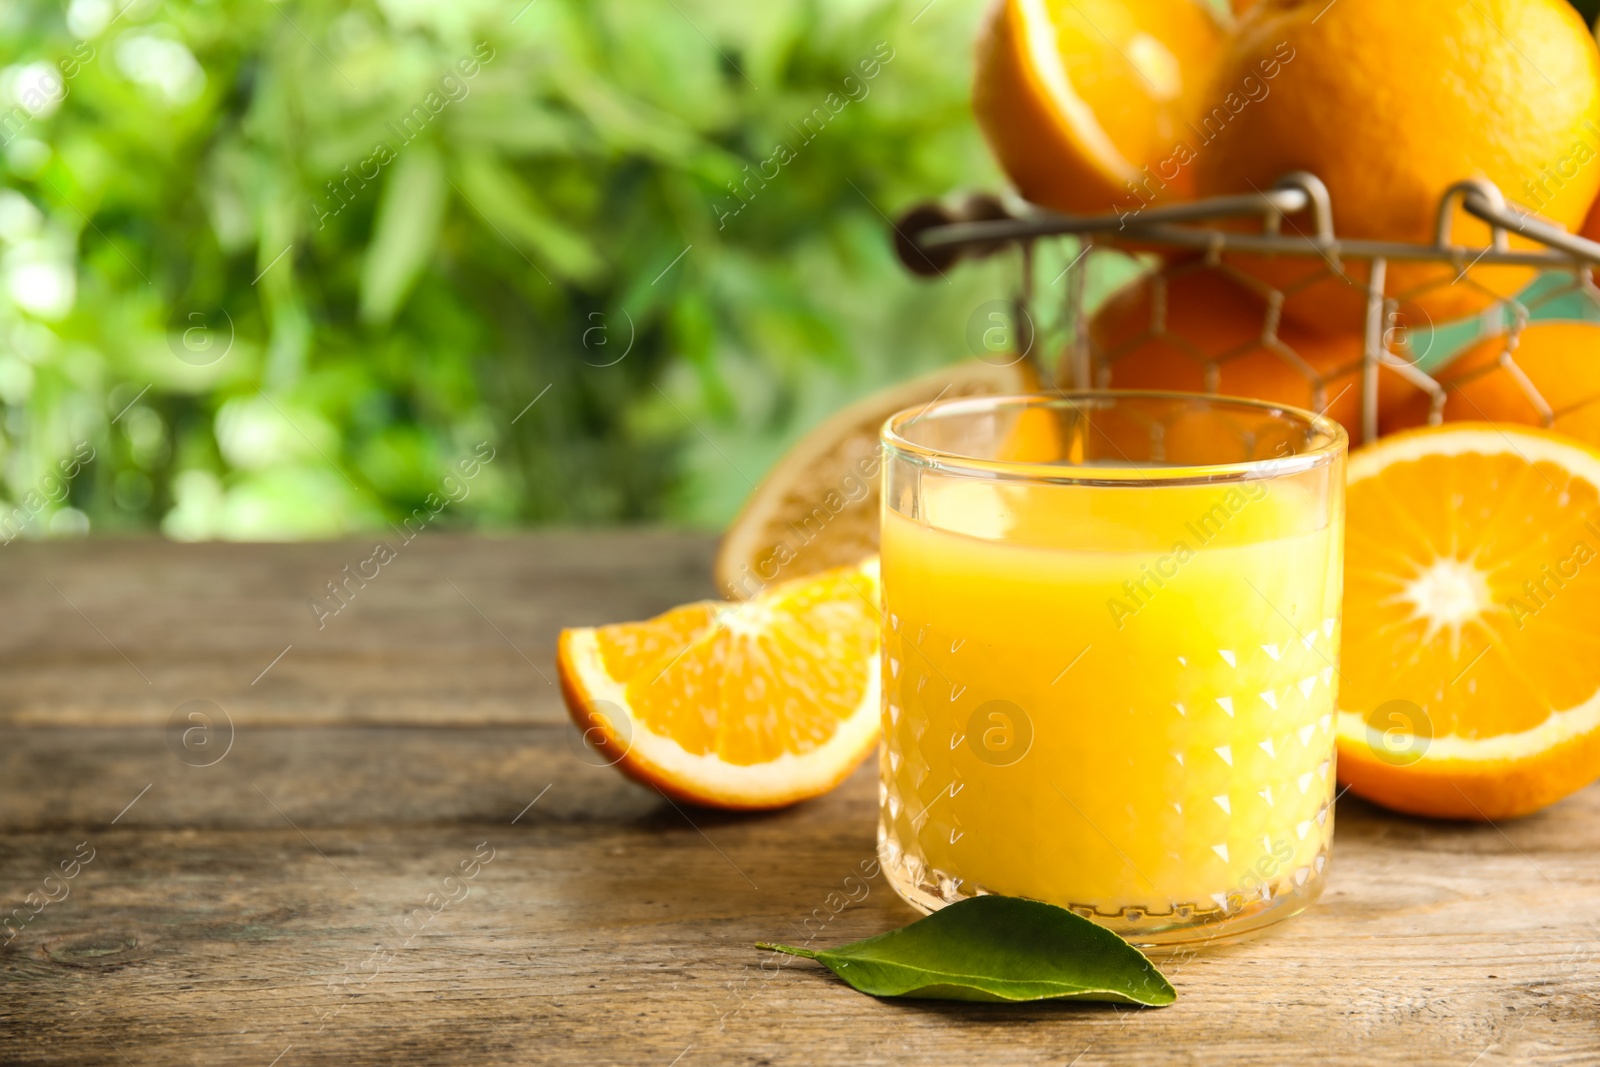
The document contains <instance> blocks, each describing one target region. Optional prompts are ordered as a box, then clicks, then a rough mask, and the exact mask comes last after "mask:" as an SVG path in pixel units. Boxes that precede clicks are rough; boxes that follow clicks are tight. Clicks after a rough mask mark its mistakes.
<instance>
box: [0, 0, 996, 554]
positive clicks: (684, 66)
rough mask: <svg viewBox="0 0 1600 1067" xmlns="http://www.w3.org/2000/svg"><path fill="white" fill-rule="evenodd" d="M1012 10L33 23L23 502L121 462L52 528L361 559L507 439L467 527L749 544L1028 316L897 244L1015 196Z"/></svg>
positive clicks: (582, 11) (9, 88)
mask: <svg viewBox="0 0 1600 1067" xmlns="http://www.w3.org/2000/svg"><path fill="white" fill-rule="evenodd" d="M124 4H125V5H126V6H123V5H124ZM979 10H980V0H936V2H935V3H933V4H928V3H927V0H912V2H908V3H897V2H894V0H774V2H769V3H761V4H727V3H722V2H720V0H533V2H532V3H528V2H527V0H504V2H501V0H494V2H491V0H377V2H370V3H369V2H355V3H314V2H311V0H283V2H281V3H272V2H269V0H210V2H201V0H166V2H161V0H132V2H131V3H130V2H129V0H70V2H69V3H66V4H64V5H63V4H62V3H60V2H58V0H20V2H18V0H13V2H11V3H8V4H6V5H4V8H3V11H0V50H3V51H0V67H3V70H0V102H3V107H4V109H5V112H4V114H0V141H3V142H4V148H3V171H0V173H3V183H0V184H3V186H4V188H3V189H0V403H3V404H4V419H3V423H0V496H3V497H4V498H5V499H6V501H9V503H7V504H6V507H7V509H8V510H9V509H11V508H14V507H16V506H17V504H18V502H21V501H24V500H29V499H31V500H35V501H37V500H39V499H40V497H39V496H38V495H34V496H32V497H30V496H29V494H38V493H43V494H44V497H46V498H48V497H49V496H52V495H59V493H54V492H51V491H50V488H51V487H52V486H55V485H56V484H58V483H57V482H55V481H54V480H53V479H52V477H51V474H52V472H53V471H56V470H58V467H57V463H58V461H59V460H61V459H62V458H63V457H70V456H72V455H74V453H75V450H77V449H78V448H79V447H80V446H82V445H84V444H85V443H87V444H88V445H89V446H91V447H93V449H94V450H95V453H96V458H95V460H94V461H93V462H92V463H88V464H84V465H83V469H82V471H81V472H80V473H78V475H77V477H76V479H75V480H74V481H73V482H72V484H71V488H70V492H69V494H68V495H67V496H66V498H65V499H64V500H60V501H50V500H48V499H46V500H45V502H44V504H43V505H42V506H41V507H40V508H39V509H38V510H37V513H36V514H35V513H34V509H32V507H31V505H29V506H26V507H24V512H25V513H26V514H27V515H30V516H31V518H30V520H29V521H30V529H31V532H33V533H52V532H53V533H58V534H70V533H78V532H82V531H84V530H86V529H93V530H95V531H102V532H103V531H118V530H140V529H160V530H162V531H164V532H166V533H167V534H169V535H171V536H176V537H184V538H204V537H225V538H300V537H322V536H334V535H339V534H342V533H347V532H352V531H358V530H364V529H369V528H378V527H381V526H382V525H383V524H384V523H385V522H394V521H397V520H398V519H399V518H400V517H401V516H403V515H406V514H409V513H411V512H412V511H413V510H414V509H416V508H418V507H421V506H423V505H424V502H425V501H426V500H427V498H428V494H430V493H438V492H440V484H441V481H442V479H443V478H444V477H445V476H446V475H447V474H448V473H449V472H450V471H451V469H452V466H453V464H454V463H455V461H456V460H457V459H459V458H460V457H463V456H466V455H468V454H470V453H471V452H472V451H473V448H474V446H475V445H476V443H477V442H480V441H488V442H490V444H491V446H492V447H493V448H494V449H495V450H496V451H495V459H494V461H493V462H492V463H489V464H488V465H487V466H485V467H484V468H483V470H482V472H481V473H480V474H479V476H478V477H477V478H476V479H474V480H473V482H472V484H471V486H470V493H468V494H467V495H466V496H465V498H464V499H461V500H460V501H459V502H457V503H452V504H451V505H450V506H449V507H448V508H447V509H446V510H445V512H444V514H443V515H441V516H440V519H439V520H437V521H438V522H440V523H441V524H445V523H451V522H453V523H456V524H472V525H477V526H489V527H499V526H507V525H512V524H519V523H542V522H576V523H593V522H612V521H633V520H654V519H662V518H665V519H668V520H674V521H682V522H691V523H700V524H714V523H718V522H721V521H724V520H725V519H726V518H727V517H728V516H729V515H730V514H731V513H732V511H733V510H734V509H735V508H736V507H737V505H738V503H739V501H740V500H741V499H742V498H743V496H744V495H745V494H746V493H747V492H748V491H749V488H750V484H749V483H750V482H751V481H753V480H755V479H757V478H759V476H760V475H761V473H762V471H763V470H764V469H765V468H766V466H767V465H768V464H769V463H770V462H771V461H772V460H773V459H775V458H776V456H777V455H778V454H779V453H780V452H781V450H782V448H783V447H785V446H786V445H787V444H788V443H789V442H791V441H792V440H794V439H795V438H796V437H797V436H798V435H799V434H800V433H801V432H803V430H804V429H805V428H806V427H808V426H810V425H812V424H814V423H815V422H816V421H818V420H819V419H820V418H821V417H823V416H824V415H825V414H827V413H828V412H829V411H831V410H834V409H835V408H837V407H838V406H839V405H840V404H841V403H843V402H844V401H846V400H847V399H850V398H853V397H855V396H858V395H861V394H863V393H865V392H867V391H869V390H871V389H872V388H874V387H876V386H878V385H881V384H883V383H885V382H888V381H891V380H895V379H899V378H903V377H905V376H906V375H908V374H910V373H913V372H915V371H917V370H920V369H924V368H927V367H931V366H934V365H937V364H941V363H946V362H950V361H951V360H953V359H956V358H959V357H961V356H963V355H965V354H966V345H965V341H964V337H965V334H966V326H967V319H968V317H969V315H970V314H971V313H972V311H973V309H975V308H977V307H978V306H980V305H981V304H983V303H984V302H986V301H988V300H990V299H993V298H994V297H997V296H1000V295H1002V294H1003V293H1004V292H1005V285H1004V284H1003V283H1002V281H1001V280H1000V279H1001V277H1002V275H1001V274H1000V273H999V272H1000V271H1001V269H1002V266H1003V265H1001V264H994V265H992V266H985V267H980V268H963V269H962V270H960V271H956V272H952V273H951V275H950V276H949V277H948V278H947V279H945V280H943V281H940V280H935V281H934V282H933V283H932V284H928V283H921V282H917V281H914V280H912V279H911V278H909V277H908V276H907V275H905V274H904V273H903V272H902V271H901V270H900V268H899V267H898V266H897V265H896V264H895V262H894V260H893V258H892V254H891V250H890V246H889V242H888V239H887V237H888V230H889V223H888V221H887V219H886V217H885V215H886V214H887V215H893V214H895V213H896V212H898V211H899V210H901V209H902V208H903V207H905V206H906V205H907V204H908V203H909V202H911V201H913V200H916V199H919V198H922V197H926V196H929V195H935V194H939V193H943V192H945V191H946V190H949V189H953V188H958V187H964V186H986V187H996V186H998V184H999V182H998V178H997V177H996V174H995V172H994V171H993V169H992V165H991V164H990V163H989V161H988V157H987V154H986V152H985V151H984V149H983V147H982V143H981V140H980V138H979V137H978V136H977V134H976V131H975V129H974V127H973V124H972V122H971V119H970V115H969V112H968V108H967V90H968V77H969V68H968V63H969V53H970V39H971V35H972V32H973V29H974V26H975V24H976V21H977V18H978V15H979ZM874 59H875V60H876V63H877V69H876V71H875V73H874V74H873V75H872V76H871V77H870V78H869V77H867V75H866V73H865V72H866V70H867V69H869V68H866V67H863V66H862V65H861V64H862V63H863V61H868V60H874ZM469 70H470V73H469ZM847 79H853V81H847ZM830 94H833V96H832V98H831V101H834V102H836V101H842V102H843V106H840V107H835V106H834V103H833V102H830ZM819 108H820V109H823V110H822V111H818V110H817V109H819ZM819 115H820V116H821V117H820V118H817V117H816V116H819ZM808 116H812V121H811V124H810V125H809V126H807V125H806V120H807V117H808ZM808 138H809V139H808ZM779 145H783V146H785V147H787V148H788V152H787V153H780V152H779V151H778V147H779ZM774 169H776V173H775V174H774ZM753 173H755V174H758V175H764V176H765V177H758V178H757V179H756V180H754V181H751V180H750V176H751V174H753ZM735 185H737V186H738V189H739V199H738V200H736V199H735V192H734V189H733V187H734V186H735ZM741 204H742V206H741ZM736 209H737V210H736ZM624 353H626V354H625V355H624ZM536 399H537V402H536V403H534V404H533V406H532V407H528V405H529V404H530V402H533V401H535V400H536Z"/></svg>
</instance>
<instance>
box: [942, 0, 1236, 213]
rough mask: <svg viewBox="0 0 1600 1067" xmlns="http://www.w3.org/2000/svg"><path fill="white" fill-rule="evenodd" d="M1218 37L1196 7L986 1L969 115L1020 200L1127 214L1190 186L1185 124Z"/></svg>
mask: <svg viewBox="0 0 1600 1067" xmlns="http://www.w3.org/2000/svg"><path fill="white" fill-rule="evenodd" d="M1222 41H1223V30H1222V27H1221V25H1220V23H1219V22H1218V20H1217V18H1216V16H1215V15H1214V14H1213V12H1212V10H1211V7H1210V5H1209V4H1207V3H1205V2H1204V0H997V2H996V3H995V5H994V7H993V8H992V9H991V10H990V13H989V16H988V19H987V21H986V23H985V25H984V28H983V30H982V31H981V33H980V35H979V37H978V48H977V67H976V71H975V74H974V78H973V86H972V108H973V111H974V113H975V114H976V115H977V119H978V125H979V126H980V127H981V128H982V129H983V133H984V136H985V137H986V138H987V139H988V142H989V147H990V148H991V149H992V150H993V151H994V154H995V156H996V158H998V159H999V161H1000V165H1001V166H1002V167H1004V168H1005V171H1006V173H1007V174H1008V175H1010V177H1011V180H1012V181H1013V182H1015V183H1016V186H1017V191H1018V192H1020V193H1021V194H1022V195H1023V196H1024V197H1026V198H1028V199H1029V200H1031V201H1033V202H1034V203H1036V204H1040V205H1042V206H1044V207H1048V208H1054V209H1055V210H1057V211H1067V212H1076V213H1079V214H1092V215H1097V214H1108V213H1111V212H1116V211H1138V210H1140V209H1142V208H1143V207H1144V206H1145V204H1146V203H1148V202H1153V201H1156V200H1167V199H1178V198H1183V197H1185V196H1188V195H1190V193H1191V192H1192V190H1193V186H1194V178H1193V174H1192V171H1193V169H1194V168H1193V167H1191V166H1190V164H1191V163H1192V162H1193V161H1194V151H1195V150H1194V147H1193V145H1194V140H1195V138H1194V134H1193V133H1192V132H1191V130H1190V127H1189V120H1190V119H1191V118H1193V117H1194V116H1195V114H1196V113H1197V111H1198V100H1199V97H1200V95H1201V93H1203V92H1204V90H1205V88H1206V85H1207V83H1208V81H1209V79H1210V77H1211V73H1212V68H1213V66H1214V65H1215V62H1216V59H1217V57H1218V56H1219V55H1220V53H1221V50H1222Z"/></svg>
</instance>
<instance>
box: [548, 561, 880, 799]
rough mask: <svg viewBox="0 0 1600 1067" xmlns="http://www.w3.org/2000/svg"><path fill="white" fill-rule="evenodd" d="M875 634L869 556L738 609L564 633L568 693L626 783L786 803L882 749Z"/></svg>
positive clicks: (834, 780)
mask: <svg viewBox="0 0 1600 1067" xmlns="http://www.w3.org/2000/svg"><path fill="white" fill-rule="evenodd" d="M879 626H880V613H879V608H878V561H877V558H876V557H873V558H872V559H870V560H868V561H866V562H865V563H862V564H860V565H858V566H854V567H840V568H837V569H835V570H831V571H825V572H823V573H822V574H818V575H813V576H810V577H806V578H797V579H794V580H791V581H788V582H784V583H782V584H779V585H774V586H771V587H769V588H768V589H766V590H764V591H763V592H761V593H760V594H759V595H757V596H755V597H753V598H751V599H749V600H746V601H743V602H742V603H737V604H733V603H724V602H719V601H709V600H708V601H701V602H699V603H694V604H686V605H684V606H683V607H679V608H674V609H673V610H671V611H669V612H667V613H666V614H664V615H660V616H657V617H656V618H654V619H650V620H648V621H646V622H630V623H619V624H617V625H614V626H600V627H585V628H582V629H570V630H563V631H562V632H561V641H560V645H559V648H558V653H557V666H558V667H559V669H560V674H561V692H562V695H563V696H564V697H565V698H566V702H567V710H568V711H569V712H570V713H571V715H572V719H573V721H574V722H575V723H577V724H578V729H580V730H582V731H583V733H584V737H585V739H586V740H587V741H589V743H590V744H591V745H593V746H594V748H595V750H596V751H597V752H599V753H600V754H601V756H602V757H603V758H604V759H606V760H607V761H608V762H610V763H612V764H614V765H615V766H616V767H617V768H618V769H619V770H621V771H622V772H623V773H625V774H627V775H628V776H629V777H632V778H634V779H636V780H637V781H640V782H643V783H644V784H646V785H650V786H653V787H655V788H656V789H659V790H660V791H661V792H663V793H665V794H667V795H668V796H671V797H675V798H677V799H679V800H685V801H688V802H690V803H693V804H704V805H708V806H711V807H720V808H776V807H782V806H783V805H786V804H793V803H795V802H797V801H800V800H805V799H807V798H809V797H814V796H818V795H820V794H822V793H825V792H827V791H828V790H830V789H832V788H833V787H834V786H836V785H838V784H839V782H840V781H842V780H843V779H844V778H845V777H846V776H847V775H848V774H849V773H850V772H851V771H852V770H853V769H854V768H855V766H856V765H857V764H858V763H860V762H861V760H862V759H863V758H865V757H866V755H867V753H868V752H870V751H871V750H872V748H873V746H874V745H875V744H877V741H878V730H879V721H878V694H879V681H878V631H879Z"/></svg>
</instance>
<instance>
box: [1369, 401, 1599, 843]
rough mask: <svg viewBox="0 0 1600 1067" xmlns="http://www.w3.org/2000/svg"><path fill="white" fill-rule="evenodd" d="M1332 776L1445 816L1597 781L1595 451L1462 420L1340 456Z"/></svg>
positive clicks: (1500, 809)
mask: <svg viewBox="0 0 1600 1067" xmlns="http://www.w3.org/2000/svg"><path fill="white" fill-rule="evenodd" d="M1347 531H1348V532H1347V538H1346V559H1345V597H1344V644H1343V656H1342V663H1341V677H1342V682H1343V684H1342V687H1341V692H1340V697H1339V706H1340V712H1339V730H1338V735H1339V777H1340V779H1341V780H1342V781H1344V782H1346V783H1348V785H1349V786H1350V789H1351V790H1352V791H1353V792H1355V793H1358V794H1360V795H1361V796H1364V797H1366V798H1367V799H1369V800H1372V801H1375V802H1377V803H1379V804H1383V805H1385V806H1387V807H1390V808H1395V809H1397V810H1400V811H1406V812H1411V813H1414V814H1418V815H1432V816H1438V817H1442V818H1454V819H1485V820H1492V819H1501V818H1507V817H1510V816H1516V815H1523V814H1526V813H1528V812H1531V811H1536V810H1538V809H1539V808H1542V807H1544V806H1545V805H1547V804H1551V803H1554V802H1555V801H1557V800H1559V799H1561V798H1562V797H1564V796H1566V795H1567V794H1569V793H1571V792H1573V791H1574V790H1576V789H1578V788H1580V787H1582V786H1584V785H1586V784H1588V783H1589V782H1591V781H1593V780H1594V779H1595V778H1596V777H1597V776H1600V451H1596V450H1595V449H1593V448H1590V447H1589V446H1587V445H1585V444H1582V443H1580V442H1578V441H1575V440H1572V439H1569V438H1566V437H1563V436H1561V435H1559V434H1555V433H1551V432H1549V431H1546V430H1536V429H1530V428H1527V427H1521V426H1506V425H1498V426H1496V425H1490V424H1487V423H1455V424H1452V425H1446V426H1441V427H1436V428H1433V429H1426V430H1414V431H1410V432H1407V433H1401V434H1397V435H1395V436H1393V437H1389V438H1386V439H1384V440H1382V441H1379V442H1378V443H1376V444H1374V445H1371V446H1369V447H1367V448H1364V449H1361V450H1360V451H1358V452H1355V453H1353V454H1352V455H1351V457H1350V467H1349V495H1348V498H1347Z"/></svg>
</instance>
